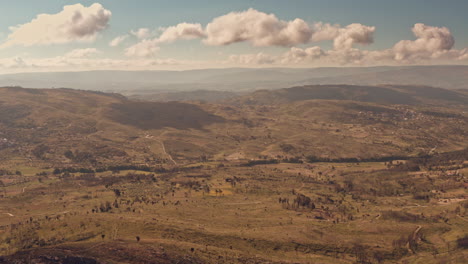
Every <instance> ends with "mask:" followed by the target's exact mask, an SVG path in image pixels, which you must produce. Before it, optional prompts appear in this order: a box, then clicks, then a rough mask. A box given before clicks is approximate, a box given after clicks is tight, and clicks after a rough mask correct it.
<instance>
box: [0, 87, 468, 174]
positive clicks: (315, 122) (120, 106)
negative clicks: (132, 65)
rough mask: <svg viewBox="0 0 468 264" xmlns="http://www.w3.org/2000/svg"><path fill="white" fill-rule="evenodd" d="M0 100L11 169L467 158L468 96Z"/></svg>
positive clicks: (397, 91) (26, 93)
mask: <svg viewBox="0 0 468 264" xmlns="http://www.w3.org/2000/svg"><path fill="white" fill-rule="evenodd" d="M0 96H1V97H0V98H1V100H0V129H1V130H0V133H1V134H0V138H2V141H1V142H0V158H1V159H2V160H3V161H4V162H8V163H10V164H15V162H16V163H17V162H20V163H31V162H36V163H40V164H43V165H44V166H61V167H63V166H74V165H76V164H88V166H107V165H112V164H116V163H121V164H164V163H168V164H171V163H184V162H193V161H196V160H199V159H201V158H203V159H211V160H248V159H256V158H258V157H277V156H282V157H299V156H303V157H305V156H320V157H324V158H349V157H355V158H356V157H357V158H364V159H365V158H374V157H384V156H407V155H410V156H414V155H419V154H421V153H422V154H424V153H428V152H429V151H431V150H432V149H434V148H436V149H437V150H438V151H450V150H456V149H462V148H464V147H466V144H465V143H464V139H465V137H466V131H468V129H467V125H468V124H467V116H466V106H467V103H466V95H465V94H463V93H458V92H454V91H449V90H443V89H437V88H429V87H416V86H404V87H402V86H398V87H396V86H385V87H370V86H364V87H363V86H310V87H295V88H290V89H282V90H276V91H258V92H254V93H252V94H250V95H246V96H243V97H239V98H235V99H229V100H227V101H225V102H224V103H218V104H207V103H196V102H143V101H132V100H129V99H127V98H125V97H123V96H121V95H118V94H107V93H100V92H89V91H78V90H71V89H23V88H11V87H10V88H0ZM436 98H438V99H439V100H435V99H436ZM65 153H67V154H65Z"/></svg>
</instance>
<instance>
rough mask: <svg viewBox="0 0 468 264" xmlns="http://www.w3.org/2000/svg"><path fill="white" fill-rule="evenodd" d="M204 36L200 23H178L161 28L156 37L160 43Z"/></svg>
mask: <svg viewBox="0 0 468 264" xmlns="http://www.w3.org/2000/svg"><path fill="white" fill-rule="evenodd" d="M203 37H205V32H204V30H203V28H202V25H201V24H190V23H180V24H178V25H176V26H172V27H168V28H165V29H163V32H162V34H161V35H160V36H159V38H158V42H160V43H163V42H164V43H171V42H174V41H176V40H178V39H196V38H203Z"/></svg>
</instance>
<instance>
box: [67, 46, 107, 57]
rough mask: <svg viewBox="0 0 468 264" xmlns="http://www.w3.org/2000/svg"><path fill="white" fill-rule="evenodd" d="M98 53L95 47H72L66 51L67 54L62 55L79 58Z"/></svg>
mask: <svg viewBox="0 0 468 264" xmlns="http://www.w3.org/2000/svg"><path fill="white" fill-rule="evenodd" d="M98 53H99V51H98V50H97V49H95V48H87V49H74V50H72V51H70V52H68V53H67V54H65V56H64V57H67V58H76V59H79V58H87V57H90V56H91V55H95V54H98Z"/></svg>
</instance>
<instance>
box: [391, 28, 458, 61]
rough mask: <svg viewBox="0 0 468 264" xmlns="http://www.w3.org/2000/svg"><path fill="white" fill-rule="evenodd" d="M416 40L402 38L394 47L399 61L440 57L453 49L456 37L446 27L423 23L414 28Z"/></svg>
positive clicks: (396, 58)
mask: <svg viewBox="0 0 468 264" xmlns="http://www.w3.org/2000/svg"><path fill="white" fill-rule="evenodd" d="M412 31H413V33H414V35H415V36H416V38H417V39H416V40H402V41H400V42H398V43H397V44H395V46H394V47H393V51H394V55H395V56H394V58H395V60H397V61H406V60H414V59H421V58H431V57H434V58H436V57H439V56H442V55H444V54H446V53H447V52H448V51H449V50H451V49H452V48H453V46H454V44H455V39H454V38H453V36H452V33H451V32H450V30H449V29H448V28H446V27H432V26H427V25H424V24H421V23H418V24H415V25H414V27H413V29H412Z"/></svg>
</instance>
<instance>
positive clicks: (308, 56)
mask: <svg viewBox="0 0 468 264" xmlns="http://www.w3.org/2000/svg"><path fill="white" fill-rule="evenodd" d="M323 56H325V51H323V50H322V49H321V48H320V47H318V46H314V47H310V48H306V49H301V48H297V47H292V48H291V49H290V50H289V51H287V52H286V53H285V54H283V56H282V58H281V63H282V64H291V63H293V64H294V63H300V62H302V61H313V60H317V59H320V58H321V57H323Z"/></svg>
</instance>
